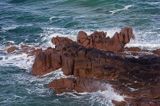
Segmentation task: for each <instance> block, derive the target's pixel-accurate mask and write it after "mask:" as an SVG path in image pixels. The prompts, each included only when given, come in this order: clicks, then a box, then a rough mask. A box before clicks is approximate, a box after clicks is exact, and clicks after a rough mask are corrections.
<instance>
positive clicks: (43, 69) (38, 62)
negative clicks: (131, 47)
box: [32, 48, 62, 75]
mask: <svg viewBox="0 0 160 106" xmlns="http://www.w3.org/2000/svg"><path fill="white" fill-rule="evenodd" d="M61 67H62V59H61V57H60V54H59V51H56V50H55V49H53V48H48V49H47V50H45V51H42V49H39V50H38V51H37V56H36V58H35V62H34V64H33V67H32V74H33V75H44V74H47V73H49V72H51V71H53V70H56V69H58V68H61Z"/></svg>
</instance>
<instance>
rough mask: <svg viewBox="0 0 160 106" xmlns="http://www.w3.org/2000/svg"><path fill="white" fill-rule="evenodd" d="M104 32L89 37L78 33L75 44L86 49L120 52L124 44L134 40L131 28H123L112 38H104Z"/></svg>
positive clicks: (81, 32)
mask: <svg viewBox="0 0 160 106" xmlns="http://www.w3.org/2000/svg"><path fill="white" fill-rule="evenodd" d="M106 34H107V33H105V32H97V31H96V32H94V33H92V34H91V35H90V36H88V35H87V33H85V32H83V31H80V32H79V33H78V37H77V42H78V43H79V44H80V45H82V46H84V47H86V48H97V49H100V50H104V51H114V52H118V51H122V50H123V49H124V46H125V44H127V43H129V41H130V39H131V38H134V34H133V30H132V28H129V27H126V28H123V29H122V30H121V31H120V32H119V33H118V32H116V33H115V34H114V36H113V37H112V38H110V37H106Z"/></svg>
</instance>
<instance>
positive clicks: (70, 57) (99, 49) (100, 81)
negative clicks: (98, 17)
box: [32, 28, 160, 106]
mask: <svg viewBox="0 0 160 106" xmlns="http://www.w3.org/2000/svg"><path fill="white" fill-rule="evenodd" d="M132 37H133V31H132V29H131V28H123V29H122V30H121V31H120V32H119V33H115V35H114V36H113V37H112V38H109V37H106V33H104V32H94V33H93V34H91V35H90V36H88V35H87V34H86V33H85V32H83V31H80V32H79V33H78V37H77V42H75V41H72V40H70V39H68V38H65V37H55V38H53V39H52V42H53V43H54V44H55V48H48V49H46V50H38V52H37V55H36V59H35V62H34V64H33V68H32V74H33V75H39V76H41V75H44V74H46V73H49V72H51V71H54V70H57V69H58V68H62V71H63V73H64V74H65V75H67V76H71V77H67V78H62V79H57V80H54V81H52V82H51V83H50V84H49V85H48V86H49V88H53V89H54V90H55V92H56V93H62V92H72V91H77V92H94V91H98V90H102V91H103V90H106V86H105V85H106V84H111V85H112V87H113V88H114V89H115V91H116V92H118V93H119V94H121V95H125V96H126V98H125V101H123V102H117V101H113V103H114V104H115V105H116V106H125V105H126V106H127V105H129V106H159V105H160V90H159V88H160V57H159V55H158V53H159V52H158V50H157V51H156V50H155V51H153V52H151V53H148V54H145V53H141V52H142V51H143V50H141V49H139V48H124V46H125V44H127V43H129V41H130V39H131V38H132ZM129 51H132V52H130V55H132V54H134V55H133V56H128V54H126V53H125V52H129ZM133 52H134V53H133ZM137 52H140V53H141V54H139V53H137ZM145 52H148V51H145ZM135 56H136V57H135Z"/></svg>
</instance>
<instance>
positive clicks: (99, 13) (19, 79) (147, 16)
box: [0, 0, 160, 106]
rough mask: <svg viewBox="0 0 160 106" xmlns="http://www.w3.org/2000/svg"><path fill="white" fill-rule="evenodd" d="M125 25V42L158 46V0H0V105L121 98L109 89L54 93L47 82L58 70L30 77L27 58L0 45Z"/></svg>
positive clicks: (66, 105) (79, 104)
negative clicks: (128, 32)
mask: <svg viewBox="0 0 160 106" xmlns="http://www.w3.org/2000/svg"><path fill="white" fill-rule="evenodd" d="M125 26H131V27H133V29H134V31H135V37H136V39H135V40H134V41H132V42H131V44H129V46H138V47H142V48H151V49H153V48H157V47H159V45H160V1H159V0H0V106H75V105H76V106H106V105H107V106H112V104H111V100H112V99H117V98H118V99H119V98H121V97H119V96H118V95H114V92H113V91H112V90H111V91H112V92H111V91H110V92H111V93H110V92H108V91H105V92H95V93H92V94H87V93H86V94H83V95H80V94H63V95H55V93H54V91H53V90H50V89H48V88H47V83H48V82H49V81H51V79H53V78H55V76H56V77H57V75H58V76H61V74H60V73H61V72H57V73H58V74H57V73H56V74H52V75H49V76H48V77H47V78H37V77H33V76H32V75H30V70H31V66H32V62H33V58H32V59H28V58H27V57H26V55H24V54H18V55H17V54H12V55H6V54H5V53H4V52H3V51H2V48H3V47H4V45H5V44H6V42H8V41H12V42H15V44H17V45H19V44H21V43H25V44H29V45H33V46H34V45H39V46H42V47H43V46H45V47H46V46H50V43H49V41H50V38H51V37H52V36H55V35H62V36H68V37H71V38H74V37H76V35H77V32H78V31H79V30H85V31H87V32H90V31H95V30H103V31H107V32H108V35H109V36H111V35H112V34H114V32H115V31H118V30H119V29H120V28H122V27H125ZM108 95H112V96H108Z"/></svg>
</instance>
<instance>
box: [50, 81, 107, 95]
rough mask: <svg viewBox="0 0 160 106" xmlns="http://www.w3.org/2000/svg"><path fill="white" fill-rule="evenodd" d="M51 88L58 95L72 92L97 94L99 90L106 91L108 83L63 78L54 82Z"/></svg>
mask: <svg viewBox="0 0 160 106" xmlns="http://www.w3.org/2000/svg"><path fill="white" fill-rule="evenodd" d="M48 86H49V88H52V89H54V90H55V92H56V93H62V92H71V91H73V90H75V91H77V92H95V91H97V90H102V91H103V90H106V89H107V87H106V83H105V82H103V81H97V80H95V79H83V78H62V79H58V80H54V81H52V82H51V83H50V84H49V85H48Z"/></svg>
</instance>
